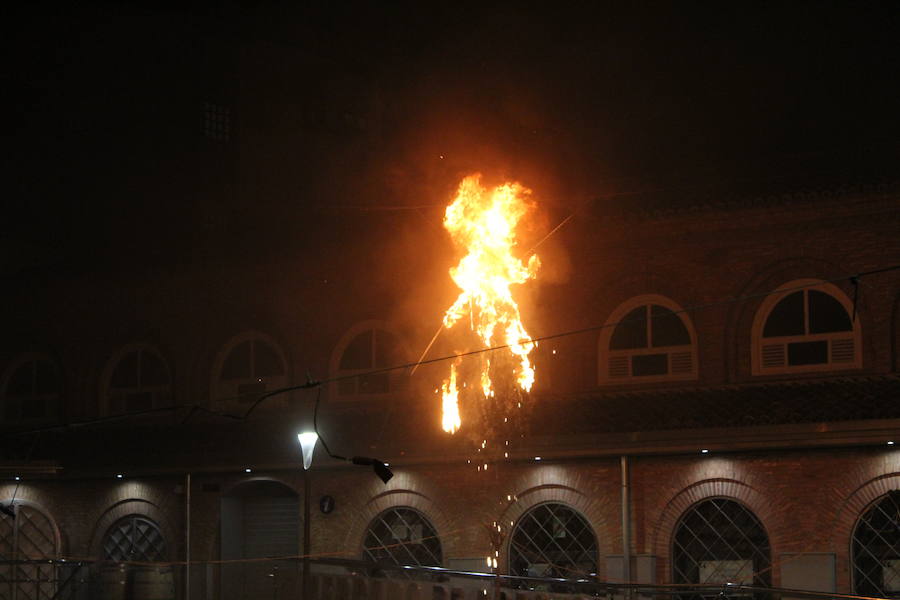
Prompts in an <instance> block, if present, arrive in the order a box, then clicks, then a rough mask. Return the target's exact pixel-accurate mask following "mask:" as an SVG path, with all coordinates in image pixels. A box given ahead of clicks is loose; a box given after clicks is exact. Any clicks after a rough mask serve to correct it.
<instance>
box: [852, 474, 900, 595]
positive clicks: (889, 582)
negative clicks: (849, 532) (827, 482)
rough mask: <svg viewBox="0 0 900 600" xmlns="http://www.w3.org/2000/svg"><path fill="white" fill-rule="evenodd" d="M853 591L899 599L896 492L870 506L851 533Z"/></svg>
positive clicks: (899, 535)
mask: <svg viewBox="0 0 900 600" xmlns="http://www.w3.org/2000/svg"><path fill="white" fill-rule="evenodd" d="M852 546H853V559H852V560H853V591H854V592H855V593H857V594H860V595H865V596H878V597H882V598H898V597H900V490H891V491H890V492H888V493H887V494H886V495H885V496H883V497H882V498H880V499H879V500H878V501H877V502H875V504H873V505H872V507H871V508H869V509H868V510H867V511H866V512H865V513H863V515H862V517H860V519H859V521H858V522H857V524H856V527H855V528H854V531H853V543H852Z"/></svg>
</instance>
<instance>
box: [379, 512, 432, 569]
mask: <svg viewBox="0 0 900 600" xmlns="http://www.w3.org/2000/svg"><path fill="white" fill-rule="evenodd" d="M363 557H364V558H366V559H368V560H371V561H373V562H376V563H387V564H393V565H413V566H428V567H440V566H441V565H442V564H443V560H442V559H443V555H442V553H441V541H440V539H439V538H438V536H437V532H436V531H435V529H434V527H433V526H432V525H431V523H430V522H429V521H428V519H427V518H425V516H424V515H423V514H422V513H420V512H419V511H417V510H415V509H412V508H408V507H397V508H389V509H388V510H386V511H384V512H383V513H381V514H380V515H378V516H377V517H375V518H374V519H373V520H372V522H371V523H369V527H368V529H367V530H366V539H365V542H364V543H363Z"/></svg>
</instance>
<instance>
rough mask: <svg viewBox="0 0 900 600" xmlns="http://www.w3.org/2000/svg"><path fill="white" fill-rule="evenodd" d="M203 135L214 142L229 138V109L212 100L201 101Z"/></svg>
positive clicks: (224, 140)
mask: <svg viewBox="0 0 900 600" xmlns="http://www.w3.org/2000/svg"><path fill="white" fill-rule="evenodd" d="M203 135H205V136H206V137H207V138H209V139H211V140H214V141H216V142H227V141H228V140H230V139H231V109H230V108H228V107H227V106H223V105H221V104H216V103H214V102H204V103H203Z"/></svg>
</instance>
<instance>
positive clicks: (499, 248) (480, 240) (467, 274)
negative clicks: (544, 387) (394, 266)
mask: <svg viewBox="0 0 900 600" xmlns="http://www.w3.org/2000/svg"><path fill="white" fill-rule="evenodd" d="M530 194H531V190H529V189H527V188H525V187H523V186H521V185H519V184H518V183H505V184H503V185H501V186H499V187H496V188H494V189H493V190H488V189H486V188H484V187H482V185H481V175H480V174H475V175H469V176H468V177H466V178H465V179H463V180H462V182H461V183H460V184H459V190H458V191H457V194H456V198H455V199H454V200H453V202H452V203H451V204H450V205H449V206H448V207H447V211H446V213H445V215H444V227H445V228H446V229H447V231H448V232H450V237H451V238H452V239H453V241H454V242H455V243H456V244H457V245H458V246H461V247H462V248H464V249H465V250H466V251H467V254H466V255H465V256H464V257H463V258H462V260H460V261H459V264H458V265H457V266H455V267H452V268H451V269H450V277H451V278H453V281H454V282H455V283H456V285H457V286H458V287H459V288H460V289H461V290H462V291H461V292H460V294H459V297H458V298H457V299H456V302H454V303H453V305H452V306H451V307H450V308H449V309H447V312H446V313H445V314H444V327H446V328H448V329H449V328H451V327H453V326H454V325H455V324H456V323H458V322H459V321H460V320H462V319H463V317H465V316H468V319H467V320H468V321H469V324H470V327H471V329H472V330H473V331H474V332H475V333H476V334H477V335H478V337H479V338H480V340H481V342H482V343H483V344H484V346H485V347H486V348H490V347H493V346H508V348H507V349H508V350H509V352H511V354H512V355H513V358H514V359H515V361H514V362H515V366H514V375H515V378H516V381H517V383H518V385H519V387H521V388H522V389H523V390H525V391H528V390H530V389H531V386H532V384H533V383H534V367H533V366H532V364H531V361H530V360H529V359H528V354H529V353H530V352H531V350H532V349H533V348H534V346H535V345H536V342H534V341H533V340H532V339H531V337H529V335H528V333H527V332H526V331H525V327H524V326H523V325H522V319H521V318H520V316H519V307H518V305H517V304H516V301H515V299H514V298H513V295H512V291H511V289H510V286H512V285H513V284H517V283H519V284H521V283H525V282H526V281H528V280H529V279H532V278H534V277H535V275H536V273H537V269H538V267H539V266H540V260H539V259H538V257H537V255H534V254H533V255H531V256H530V257H529V258H528V261H527V263H524V262H523V261H522V260H520V259H519V258H517V257H515V256H513V248H514V247H515V246H516V235H515V234H516V227H517V225H518V224H519V221H520V220H521V219H522V217H523V216H524V215H525V213H526V212H527V211H528V209H529V207H530V205H529V203H528V202H527V198H528V196H529V195H530ZM482 356H484V358H483V360H482V364H481V377H480V381H479V385H480V388H481V392H482V393H483V394H484V396H485V397H491V396H493V395H494V389H493V384H492V382H491V376H490V359H489V358H487V356H486V355H482ZM442 391H443V400H444V404H443V407H444V417H443V427H444V430H445V431H447V432H450V433H454V432H455V431H456V430H457V429H459V426H460V418H459V409H458V398H459V389H458V387H457V369H456V365H453V366H452V367H451V369H450V378H449V379H448V380H446V381H444V385H443V388H442Z"/></svg>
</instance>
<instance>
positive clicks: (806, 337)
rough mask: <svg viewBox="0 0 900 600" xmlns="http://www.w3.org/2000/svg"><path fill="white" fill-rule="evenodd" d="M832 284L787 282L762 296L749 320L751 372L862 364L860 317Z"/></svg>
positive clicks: (797, 370) (807, 369) (857, 365)
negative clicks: (854, 314)
mask: <svg viewBox="0 0 900 600" xmlns="http://www.w3.org/2000/svg"><path fill="white" fill-rule="evenodd" d="M852 312H853V305H852V303H851V302H850V300H849V299H848V298H847V296H846V295H845V294H844V293H843V292H842V291H841V290H840V289H838V288H837V287H836V286H834V285H832V284H830V283H825V282H822V281H818V280H813V279H802V280H798V281H792V282H789V283H787V284H785V285H783V286H782V287H781V288H779V290H778V291H776V292H774V293H772V294H770V295H769V296H767V297H766V299H765V300H764V301H763V303H762V306H760V309H759V311H757V314H756V318H755V319H754V322H753V333H752V335H753V344H752V352H753V360H752V366H753V373H754V374H755V375H765V374H778V373H795V372H799V371H830V370H836V369H853V368H859V367H861V366H862V359H861V352H860V330H859V320H858V319H857V320H856V322H854V321H853V320H852V319H851V314H852Z"/></svg>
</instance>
